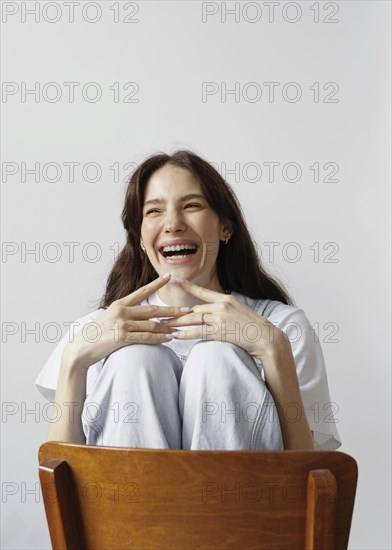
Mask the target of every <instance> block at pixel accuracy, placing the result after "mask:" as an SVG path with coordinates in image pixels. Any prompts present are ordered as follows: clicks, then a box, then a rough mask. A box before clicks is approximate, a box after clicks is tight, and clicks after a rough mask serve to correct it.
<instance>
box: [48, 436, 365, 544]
mask: <svg viewBox="0 0 392 550" xmlns="http://www.w3.org/2000/svg"><path fill="white" fill-rule="evenodd" d="M39 476H40V482H41V488H42V492H43V497H44V503H45V510H46V517H47V521H48V525H49V531H50V537H51V541H52V545H53V548H54V549H56V550H57V549H68V550H79V549H93V550H99V549H102V550H103V549H105V550H109V549H110V550H119V549H125V548H127V549H128V548H129V549H132V548H137V549H147V548H148V549H150V548H154V549H162V550H163V549H165V550H169V549H170V550H194V549H196V548H197V549H204V550H207V549H217V548H224V549H229V548H230V549H236V550H238V549H240V548H244V549H246V550H248V549H268V550H274V549H276V550H285V549H289V550H299V549H307V550H310V549H317V550H334V549H337V550H340V549H346V548H347V545H348V538H349V533H350V525H351V518H352V513H353V507H354V498H355V491H356V484H357V464H356V462H355V460H354V459H353V458H352V457H350V456H348V455H346V454H344V453H340V452H337V451H279V452H272V451H268V452H262V451H186V450H158V449H125V448H118V447H94V446H86V445H73V444H69V443H56V442H47V443H44V444H43V445H42V446H41V448H40V450H39Z"/></svg>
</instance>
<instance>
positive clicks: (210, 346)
mask: <svg viewBox="0 0 392 550" xmlns="http://www.w3.org/2000/svg"><path fill="white" fill-rule="evenodd" d="M249 371H250V372H251V373H252V374H253V375H256V376H257V378H258V379H260V371H259V369H258V367H257V365H256V361H255V360H254V358H253V357H252V356H251V355H249V353H248V352H247V351H246V350H244V349H243V348H241V347H240V346H237V345H236V344H232V343H231V342H221V341H217V340H208V341H207V340H202V341H200V342H197V343H196V344H195V345H194V346H193V348H192V349H191V351H190V352H189V354H188V358H187V361H186V363H185V366H184V374H185V372H187V373H188V375H189V373H190V372H192V374H193V375H197V376H200V375H202V376H213V377H214V378H217V379H221V380H223V379H224V378H225V377H227V375H228V374H229V375H234V376H235V375H237V376H238V375H239V376H242V375H243V374H244V373H247V372H249Z"/></svg>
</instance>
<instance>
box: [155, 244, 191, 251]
mask: <svg viewBox="0 0 392 550" xmlns="http://www.w3.org/2000/svg"><path fill="white" fill-rule="evenodd" d="M196 248H197V247H196V246H195V245H194V244H178V245H176V246H164V247H163V248H162V251H163V252H176V251H179V250H184V249H185V250H195V249H196Z"/></svg>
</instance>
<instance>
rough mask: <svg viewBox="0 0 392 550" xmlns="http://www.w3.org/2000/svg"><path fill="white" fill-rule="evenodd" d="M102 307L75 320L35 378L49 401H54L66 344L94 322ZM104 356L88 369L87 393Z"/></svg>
mask: <svg viewBox="0 0 392 550" xmlns="http://www.w3.org/2000/svg"><path fill="white" fill-rule="evenodd" d="M101 311H102V310H101V309H99V310H96V311H93V312H91V313H88V314H87V315H85V316H83V317H80V318H79V319H77V320H76V321H74V322H73V323H72V324H71V325H70V326H69V329H68V330H67V332H66V334H65V336H64V337H63V338H62V339H61V340H60V342H59V343H58V344H57V345H56V347H55V348H54V349H53V351H52V353H51V354H50V356H49V358H48V360H47V361H46V363H45V365H44V366H43V368H42V370H41V372H40V373H39V375H38V377H37V378H36V380H35V386H36V388H37V389H38V391H39V392H40V393H41V394H42V395H43V396H44V397H45V399H47V400H48V401H52V402H53V401H54V398H55V394H56V388H57V381H58V377H59V372H60V365H61V356H62V354H63V351H64V348H65V346H66V345H67V344H68V342H70V341H71V340H72V339H73V338H74V336H75V335H76V334H77V333H78V332H79V331H80V330H82V329H83V327H84V326H85V325H87V323H90V322H93V321H94V319H95V317H97V315H98V314H99V313H101ZM104 359H105V358H103V359H102V360H101V361H99V362H98V363H94V364H93V365H91V366H90V367H89V369H88V371H87V382H86V384H87V394H88V393H89V388H90V387H91V386H92V384H93V383H94V381H95V379H96V377H97V376H98V374H99V372H100V370H101V368H102V365H103V363H104Z"/></svg>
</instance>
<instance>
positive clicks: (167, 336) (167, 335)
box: [165, 332, 175, 340]
mask: <svg viewBox="0 0 392 550" xmlns="http://www.w3.org/2000/svg"><path fill="white" fill-rule="evenodd" d="M174 335H175V332H173V334H165V338H166V340H173V338H174Z"/></svg>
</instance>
